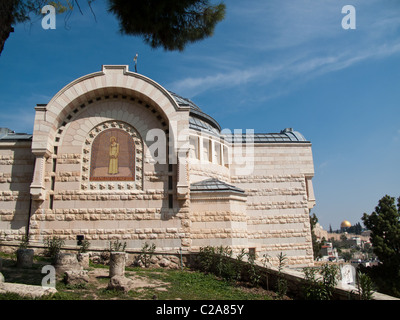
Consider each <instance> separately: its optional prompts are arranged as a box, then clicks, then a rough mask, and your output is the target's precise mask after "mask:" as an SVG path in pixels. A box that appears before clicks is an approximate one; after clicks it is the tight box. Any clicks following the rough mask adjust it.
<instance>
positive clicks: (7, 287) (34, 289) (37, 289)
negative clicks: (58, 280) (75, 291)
mask: <svg viewBox="0 0 400 320" xmlns="http://www.w3.org/2000/svg"><path fill="white" fill-rule="evenodd" d="M1 293H16V294H18V295H20V296H23V297H29V298H41V297H43V296H46V295H49V294H54V293H57V289H55V288H49V287H47V288H46V287H41V286H33V285H27V284H20V283H7V282H3V283H0V294H1Z"/></svg>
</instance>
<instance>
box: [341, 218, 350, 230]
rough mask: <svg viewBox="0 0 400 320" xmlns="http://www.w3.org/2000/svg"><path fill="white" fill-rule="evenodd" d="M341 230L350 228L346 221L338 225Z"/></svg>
mask: <svg viewBox="0 0 400 320" xmlns="http://www.w3.org/2000/svg"><path fill="white" fill-rule="evenodd" d="M340 227H341V228H350V227H351V223H350V222H348V221H347V220H344V221H343V222H342V223H341V224H340Z"/></svg>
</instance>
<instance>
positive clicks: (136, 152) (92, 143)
mask: <svg viewBox="0 0 400 320" xmlns="http://www.w3.org/2000/svg"><path fill="white" fill-rule="evenodd" d="M108 138H111V139H113V138H115V140H116V141H115V143H116V144H117V145H118V151H113V148H112V142H111V139H110V142H109V143H108V144H107V143H106V144H104V143H102V142H107V140H108ZM99 139H101V141H98V140H99ZM116 153H118V154H117V156H116V157H114V155H115V154H116ZM132 153H133V154H132ZM82 154H83V156H82V170H81V190H92V191H102V190H128V191H129V190H143V157H144V156H143V139H142V137H141V136H140V134H139V132H138V131H137V130H136V129H135V128H133V127H132V126H131V125H129V124H127V123H125V122H122V121H106V122H103V123H101V124H99V125H97V126H96V127H94V128H93V129H92V130H91V131H90V132H89V134H88V135H87V138H86V141H85V143H84V146H83V153H82ZM99 162H102V164H99ZM114 162H116V164H113V163H114ZM111 167H116V168H117V170H116V171H113V170H114V168H113V169H111ZM110 170H111V171H110Z"/></svg>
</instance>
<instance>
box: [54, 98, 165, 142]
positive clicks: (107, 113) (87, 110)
mask: <svg viewBox="0 0 400 320" xmlns="http://www.w3.org/2000/svg"><path fill="white" fill-rule="evenodd" d="M108 103H110V104H114V103H115V104H116V105H117V106H118V111H116V109H113V108H112V107H110V105H109V104H108ZM134 103H138V104H139V105H137V107H138V108H139V109H136V108H135V106H133V105H132V104H134ZM82 107H83V108H80V109H79V110H78V111H77V112H76V114H75V115H73V116H71V115H70V116H69V117H70V119H69V120H70V121H69V122H68V123H63V124H62V126H61V127H59V129H58V130H57V132H56V136H55V142H54V143H55V144H54V145H55V146H56V145H65V141H64V138H65V135H66V134H67V133H69V135H71V132H70V130H71V128H70V126H72V125H73V126H76V125H78V128H79V130H77V131H74V134H73V142H72V144H73V145H75V146H81V145H82V144H83V143H84V141H85V139H86V135H87V133H88V132H89V131H90V130H91V129H92V127H95V126H97V125H99V124H100V123H102V122H105V121H113V120H115V121H123V122H126V123H128V124H129V125H131V126H132V127H134V128H136V130H137V131H138V132H139V134H140V135H141V137H142V139H143V141H145V140H144V139H145V138H146V134H147V130H148V129H150V127H156V128H160V129H162V130H165V131H166V130H168V125H167V123H166V120H163V119H162V118H160V119H158V116H157V115H158V113H157V112H151V111H155V109H154V108H153V107H152V106H150V105H148V104H144V103H143V102H141V101H140V100H138V99H136V98H133V97H129V96H125V97H124V98H122V96H120V95H114V96H113V97H109V98H108V99H104V96H103V97H97V98H96V99H95V101H92V102H90V101H89V102H87V103H86V104H84V105H82ZM70 138H71V137H70Z"/></svg>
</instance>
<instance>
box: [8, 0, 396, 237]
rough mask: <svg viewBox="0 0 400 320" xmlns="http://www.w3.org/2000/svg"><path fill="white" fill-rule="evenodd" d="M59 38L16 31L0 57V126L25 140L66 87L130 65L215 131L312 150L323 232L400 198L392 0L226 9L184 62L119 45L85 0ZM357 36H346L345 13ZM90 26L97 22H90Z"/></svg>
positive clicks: (98, 5) (230, 4)
mask: <svg viewBox="0 0 400 320" xmlns="http://www.w3.org/2000/svg"><path fill="white" fill-rule="evenodd" d="M81 5H82V10H83V13H84V14H83V15H81V14H80V13H79V11H75V12H74V13H73V14H72V16H71V17H70V19H69V20H68V21H67V24H66V25H65V22H64V17H65V16H64V15H58V16H57V21H56V29H55V30H44V29H43V28H42V27H41V19H40V18H39V19H36V20H35V21H34V23H33V24H29V23H28V24H19V25H17V26H16V27H15V32H14V33H13V34H11V36H10V38H9V39H8V40H7V42H6V44H5V48H4V51H3V53H2V55H1V56H0V95H1V99H0V110H1V112H0V127H8V128H10V129H12V130H15V131H17V132H28V133H31V132H32V129H33V118H34V107H35V106H36V104H38V103H47V102H48V101H49V100H50V99H51V97H52V96H53V95H54V94H56V93H57V92H58V91H59V90H60V89H62V88H63V87H64V86H65V85H67V84H68V83H69V82H71V81H73V80H74V79H76V78H78V77H80V76H83V75H85V74H88V73H92V72H96V71H99V70H101V66H102V65H104V64H129V65H130V69H131V70H133V69H134V68H133V57H134V56H135V54H136V53H139V60H138V72H139V73H142V74H144V75H145V76H147V77H150V78H152V79H154V80H155V81H157V82H158V83H160V84H161V85H162V86H164V87H165V88H167V89H168V90H172V91H174V92H176V93H178V94H180V95H182V96H184V97H188V98H191V99H192V100H193V101H194V102H195V103H196V104H198V105H199V106H200V107H201V108H202V109H203V111H205V112H206V113H208V114H210V115H211V116H213V117H214V118H215V119H217V120H218V121H219V123H220V125H221V127H222V128H229V129H231V130H233V129H254V131H255V132H260V133H261V132H279V131H280V130H282V129H284V128H287V127H292V128H294V129H295V130H297V131H299V132H301V133H302V134H303V135H304V136H305V137H306V138H307V139H308V140H310V141H311V142H312V145H313V156H314V165H315V177H314V179H313V182H314V189H315V194H316V199H317V205H316V206H315V208H314V209H313V210H312V212H314V213H315V214H316V215H317V217H318V219H319V221H320V223H321V225H322V226H323V227H324V228H325V229H328V228H329V225H331V226H332V228H333V229H336V228H339V225H340V222H341V221H342V220H344V219H347V220H349V221H350V222H351V223H353V224H354V223H357V222H361V216H362V214H363V213H364V212H366V213H371V212H372V211H373V210H374V208H375V206H376V205H377V203H378V200H379V199H380V198H382V197H383V196H384V195H385V194H389V195H391V196H394V197H396V198H397V197H399V196H400V169H399V163H400V121H399V119H400V15H399V13H400V2H399V1H398V0H346V1H342V0H324V1H320V0H269V1H266V0H246V1H238V0H227V1H226V5H227V15H226V19H225V20H224V21H223V22H221V23H220V24H219V25H218V26H217V28H216V30H215V34H214V36H213V37H212V38H209V39H206V40H204V41H201V42H198V43H195V44H192V45H189V46H188V47H187V49H186V50H185V51H184V52H182V53H180V52H165V51H163V50H162V49H157V50H154V49H151V48H150V47H148V46H147V45H146V44H144V43H143V41H142V40H141V39H140V38H135V37H130V36H122V35H121V34H120V33H119V31H118V30H119V28H118V22H117V21H116V19H115V18H114V17H113V16H112V15H110V14H108V13H106V10H105V1H102V0H97V1H96V2H95V3H94V4H93V9H94V12H95V14H96V19H94V18H93V15H92V14H91V12H90V10H89V9H88V8H87V7H86V6H85V5H84V1H81ZM345 5H353V6H354V8H355V9H356V29H355V30H345V29H343V28H342V18H343V17H345V14H342V7H343V6H345ZM96 20H97V22H96Z"/></svg>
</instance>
